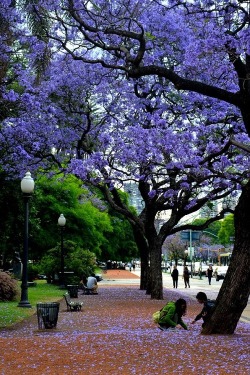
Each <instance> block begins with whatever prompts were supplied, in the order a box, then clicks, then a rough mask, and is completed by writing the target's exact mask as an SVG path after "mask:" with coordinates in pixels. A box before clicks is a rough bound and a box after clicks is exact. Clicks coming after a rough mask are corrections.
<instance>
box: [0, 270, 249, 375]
mask: <svg viewBox="0 0 250 375" xmlns="http://www.w3.org/2000/svg"><path fill="white" fill-rule="evenodd" d="M107 276H108V274H107ZM125 276H126V278H125ZM169 280H170V281H171V279H169V277H168V275H164V284H165V283H166V284H168V283H169ZM193 284H195V282H194V281H193ZM138 285H139V277H138V275H135V274H132V273H129V272H126V271H124V272H121V274H120V277H118V275H116V278H109V277H107V278H106V279H105V280H103V281H101V282H100V283H99V294H98V295H96V296H93V295H82V294H79V297H78V300H79V301H83V309H82V311H81V312H67V310H66V306H65V302H64V300H62V301H61V305H60V312H59V319H58V324H57V328H56V329H53V330H49V329H47V330H38V325H37V317H36V316H35V315H34V316H33V317H31V318H29V319H27V320H26V321H24V322H22V323H20V324H17V325H16V326H14V327H12V328H11V329H6V330H1V331H0V347H1V352H0V374H1V375H23V374H25V375H37V374H39V375H66V374H67V375H68V374H69V373H70V374H77V375H78V374H79V373H82V374H84V375H93V374H95V375H152V374H154V375H165V374H166V373H168V374H170V375H171V374H178V375H186V374H188V375H189V374H199V375H235V374H237V375H249V374H250V353H249V337H250V326H249V324H246V323H244V322H240V323H239V324H238V326H237V331H236V333H235V335H231V336H219V335H211V336H202V335H200V328H201V326H200V324H199V322H197V324H195V325H190V322H191V321H192V319H193V317H194V316H195V315H196V314H197V313H198V312H199V311H200V306H198V305H197V303H196V301H195V297H194V295H195V293H196V290H195V288H194V286H193V287H191V288H190V290H185V288H182V287H181V286H180V288H178V289H173V288H172V286H171V285H169V287H168V288H164V300H165V301H166V300H169V299H171V300H175V299H177V298H180V296H183V295H185V298H186V300H187V302H188V313H187V315H186V316H185V317H184V318H185V321H186V323H187V324H188V325H189V327H190V330H189V331H185V330H183V329H176V330H174V331H169V332H162V331H160V330H159V329H158V328H157V326H156V325H155V324H154V323H153V322H152V318H151V316H152V313H153V312H155V311H156V310H159V309H160V308H161V307H162V305H163V301H157V300H152V299H151V298H150V296H148V295H145V291H142V290H139V288H138ZM199 289H200V288H199ZM184 293H185V294H184ZM188 293H190V295H188Z"/></svg>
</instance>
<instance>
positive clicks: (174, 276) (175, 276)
mask: <svg viewBox="0 0 250 375" xmlns="http://www.w3.org/2000/svg"><path fill="white" fill-rule="evenodd" d="M171 276H172V279H173V287H174V288H177V287H178V277H179V271H178V270H177V267H176V266H174V269H173V271H172V273H171Z"/></svg>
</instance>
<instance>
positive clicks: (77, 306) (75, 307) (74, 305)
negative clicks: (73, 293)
mask: <svg viewBox="0 0 250 375" xmlns="http://www.w3.org/2000/svg"><path fill="white" fill-rule="evenodd" d="M63 296H64V298H65V301H66V306H67V311H80V310H81V309H82V305H83V302H78V301H71V300H70V296H69V294H68V293H65V294H64V295H63Z"/></svg>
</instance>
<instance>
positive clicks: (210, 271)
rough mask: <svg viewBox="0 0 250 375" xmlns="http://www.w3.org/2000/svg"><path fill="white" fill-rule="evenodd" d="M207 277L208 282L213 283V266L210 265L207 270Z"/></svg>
mask: <svg viewBox="0 0 250 375" xmlns="http://www.w3.org/2000/svg"><path fill="white" fill-rule="evenodd" d="M206 275H207V278H208V284H209V285H211V279H212V276H213V268H212V266H209V267H208V269H207V272H206Z"/></svg>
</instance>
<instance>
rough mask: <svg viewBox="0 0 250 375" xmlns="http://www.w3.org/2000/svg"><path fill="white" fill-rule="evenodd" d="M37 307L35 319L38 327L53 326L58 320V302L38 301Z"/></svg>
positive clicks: (47, 327)
mask: <svg viewBox="0 0 250 375" xmlns="http://www.w3.org/2000/svg"><path fill="white" fill-rule="evenodd" d="M36 307H37V319H38V328H39V329H51V328H55V327H56V325H57V320H58V313H59V307H60V303H59V302H49V303H42V302H39V303H37V305H36Z"/></svg>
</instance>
